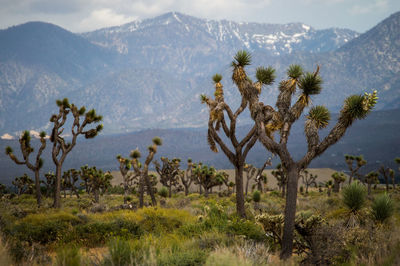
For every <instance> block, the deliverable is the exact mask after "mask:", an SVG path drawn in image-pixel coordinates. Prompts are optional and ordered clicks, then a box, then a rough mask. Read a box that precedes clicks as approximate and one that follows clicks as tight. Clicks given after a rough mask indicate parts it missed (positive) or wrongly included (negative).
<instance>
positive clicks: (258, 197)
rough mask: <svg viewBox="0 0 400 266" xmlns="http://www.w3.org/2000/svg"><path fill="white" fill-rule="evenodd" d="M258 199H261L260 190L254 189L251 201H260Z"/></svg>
mask: <svg viewBox="0 0 400 266" xmlns="http://www.w3.org/2000/svg"><path fill="white" fill-rule="evenodd" d="M260 200H261V193H260V191H258V190H256V191H254V193H253V201H254V202H260Z"/></svg>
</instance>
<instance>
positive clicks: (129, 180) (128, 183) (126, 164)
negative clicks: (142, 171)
mask: <svg viewBox="0 0 400 266" xmlns="http://www.w3.org/2000/svg"><path fill="white" fill-rule="evenodd" d="M117 161H118V162H119V171H120V172H121V175H122V185H123V187H124V204H127V203H128V198H129V196H128V194H129V190H130V188H131V187H132V185H133V182H134V181H135V180H136V178H137V175H135V174H134V173H131V172H129V170H130V169H131V167H132V161H131V160H130V159H128V158H124V157H122V156H121V155H117Z"/></svg>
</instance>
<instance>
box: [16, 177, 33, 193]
mask: <svg viewBox="0 0 400 266" xmlns="http://www.w3.org/2000/svg"><path fill="white" fill-rule="evenodd" d="M12 184H13V185H14V186H15V188H16V189H17V194H18V196H21V195H22V194H24V193H31V192H32V190H33V180H32V179H31V178H30V177H29V176H28V175H27V174H24V175H23V176H20V177H16V178H15V179H14V180H13V181H12Z"/></svg>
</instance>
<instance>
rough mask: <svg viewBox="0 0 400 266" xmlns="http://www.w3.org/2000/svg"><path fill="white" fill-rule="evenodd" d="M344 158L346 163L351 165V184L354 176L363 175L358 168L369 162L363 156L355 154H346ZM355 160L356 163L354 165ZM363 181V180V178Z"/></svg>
mask: <svg viewBox="0 0 400 266" xmlns="http://www.w3.org/2000/svg"><path fill="white" fill-rule="evenodd" d="M344 159H345V160H346V164H347V166H348V167H349V170H350V176H349V184H351V182H352V181H353V178H356V177H357V178H358V179H360V177H361V175H360V174H359V173H358V170H360V168H361V167H362V166H364V165H366V164H367V161H366V160H364V158H363V156H362V155H360V156H354V155H348V154H345V155H344ZM354 162H355V165H354ZM361 181H362V180H361Z"/></svg>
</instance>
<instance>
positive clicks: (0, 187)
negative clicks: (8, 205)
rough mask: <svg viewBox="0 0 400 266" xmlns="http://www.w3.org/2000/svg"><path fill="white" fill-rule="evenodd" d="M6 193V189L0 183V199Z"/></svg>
mask: <svg viewBox="0 0 400 266" xmlns="http://www.w3.org/2000/svg"><path fill="white" fill-rule="evenodd" d="M6 192H7V188H6V186H5V185H4V184H1V183H0V198H1V197H3V195H4V194H5V193H6Z"/></svg>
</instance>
